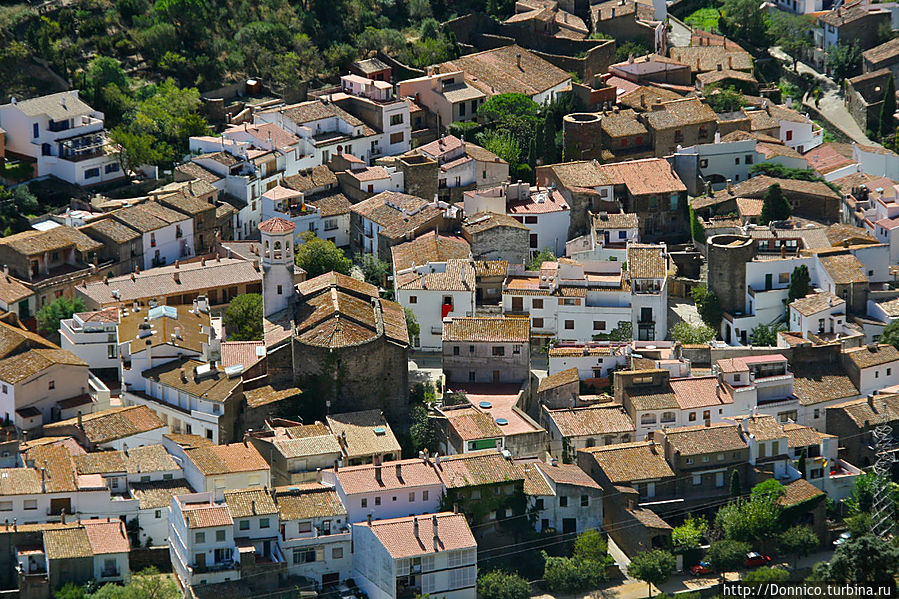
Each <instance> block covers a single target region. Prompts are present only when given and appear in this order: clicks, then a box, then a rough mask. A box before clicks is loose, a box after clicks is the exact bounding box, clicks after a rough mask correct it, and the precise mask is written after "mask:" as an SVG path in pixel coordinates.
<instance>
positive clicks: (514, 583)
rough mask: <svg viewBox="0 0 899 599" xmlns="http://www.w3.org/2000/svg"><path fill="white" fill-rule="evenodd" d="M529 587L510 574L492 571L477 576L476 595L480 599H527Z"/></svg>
mask: <svg viewBox="0 0 899 599" xmlns="http://www.w3.org/2000/svg"><path fill="white" fill-rule="evenodd" d="M530 594H531V585H529V584H528V581H527V580H525V579H524V578H522V577H521V576H519V575H518V574H512V573H510V572H503V571H502V570H492V571H490V572H485V573H483V574H481V575H480V576H478V595H479V596H480V597H481V599H528V597H529V596H530Z"/></svg>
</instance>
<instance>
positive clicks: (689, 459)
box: [684, 458, 693, 466]
mask: <svg viewBox="0 0 899 599" xmlns="http://www.w3.org/2000/svg"><path fill="white" fill-rule="evenodd" d="M684 461H685V462H686V463H687V465H688V466H689V465H690V464H692V463H693V458H687V459H686V460H684Z"/></svg>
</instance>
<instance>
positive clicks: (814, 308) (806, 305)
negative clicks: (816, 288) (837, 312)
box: [790, 291, 846, 316]
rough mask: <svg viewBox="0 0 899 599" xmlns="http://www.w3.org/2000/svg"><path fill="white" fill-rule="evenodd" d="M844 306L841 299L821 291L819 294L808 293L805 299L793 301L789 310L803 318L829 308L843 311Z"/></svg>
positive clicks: (843, 301) (844, 302)
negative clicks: (841, 308)
mask: <svg viewBox="0 0 899 599" xmlns="http://www.w3.org/2000/svg"><path fill="white" fill-rule="evenodd" d="M845 304H846V301H845V300H844V299H843V298H841V297H839V296H836V295H834V294H832V293H830V292H829V291H823V292H821V293H810V294H809V295H807V296H805V297H801V298H799V299H796V300H793V302H792V303H791V304H790V308H792V309H793V310H796V311H797V312H799V313H800V314H802V315H803V316H811V315H812V314H817V313H819V312H823V311H824V310H828V309H830V308H840V307H841V306H842V307H844V309H845V306H844V305H845Z"/></svg>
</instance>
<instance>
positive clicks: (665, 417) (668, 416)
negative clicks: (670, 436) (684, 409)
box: [662, 412, 675, 422]
mask: <svg viewBox="0 0 899 599" xmlns="http://www.w3.org/2000/svg"><path fill="white" fill-rule="evenodd" d="M674 419H675V416H674V412H662V422H674Z"/></svg>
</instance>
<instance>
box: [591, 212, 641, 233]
mask: <svg viewBox="0 0 899 599" xmlns="http://www.w3.org/2000/svg"><path fill="white" fill-rule="evenodd" d="M639 226H640V219H639V218H638V217H637V215H636V214H634V213H633V212H618V213H608V212H602V213H600V214H596V215H594V216H593V228H594V229H596V230H597V231H605V230H606V229H636V228H637V227H639Z"/></svg>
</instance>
